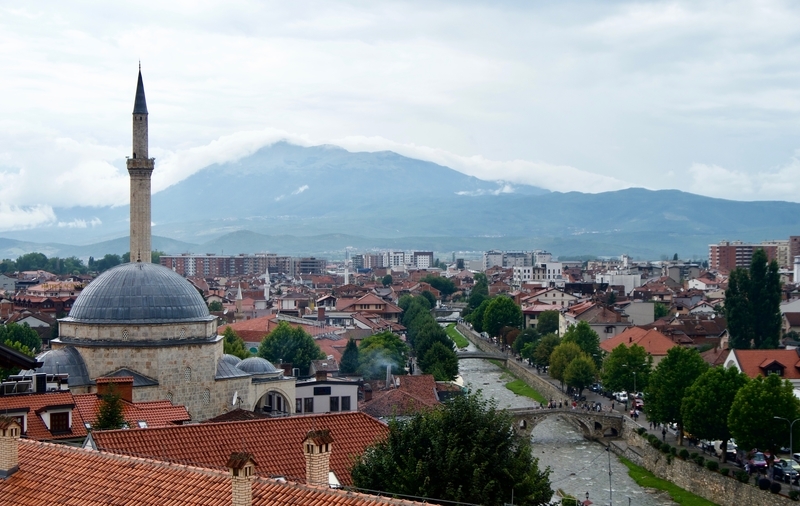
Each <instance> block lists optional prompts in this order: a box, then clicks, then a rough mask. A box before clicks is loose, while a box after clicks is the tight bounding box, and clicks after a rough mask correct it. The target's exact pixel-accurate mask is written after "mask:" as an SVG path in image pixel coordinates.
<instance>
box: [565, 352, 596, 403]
mask: <svg viewBox="0 0 800 506" xmlns="http://www.w3.org/2000/svg"><path fill="white" fill-rule="evenodd" d="M562 346H563V345H562ZM595 379H597V367H595V365H594V361H593V360H592V357H590V356H588V355H587V354H585V353H582V354H580V355H578V356H577V357H575V359H574V360H573V361H572V362H570V363H569V365H568V366H567V369H566V370H565V371H564V383H566V384H567V386H570V387H572V388H576V389H577V390H578V395H581V394H583V390H584V389H585V388H587V387H588V386H589V385H591V384H592V383H594V381H595Z"/></svg>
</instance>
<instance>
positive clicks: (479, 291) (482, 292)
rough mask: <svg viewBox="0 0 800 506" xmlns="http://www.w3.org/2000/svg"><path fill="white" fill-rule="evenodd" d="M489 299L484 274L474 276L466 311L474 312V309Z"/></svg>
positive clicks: (487, 285) (487, 283)
mask: <svg viewBox="0 0 800 506" xmlns="http://www.w3.org/2000/svg"><path fill="white" fill-rule="evenodd" d="M488 298H489V282H488V281H487V279H486V275H485V274H481V273H477V274H475V284H474V285H472V290H471V291H470V293H469V302H468V305H467V309H469V310H470V311H474V310H475V308H477V307H478V306H480V305H481V303H483V301H484V300H486V299H488Z"/></svg>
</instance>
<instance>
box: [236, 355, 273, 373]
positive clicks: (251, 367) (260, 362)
mask: <svg viewBox="0 0 800 506" xmlns="http://www.w3.org/2000/svg"><path fill="white" fill-rule="evenodd" d="M236 368H237V369H239V370H241V371H244V372H246V373H250V374H270V373H275V372H278V369H276V368H275V366H274V365H272V364H271V363H270V361H269V360H266V359H263V358H261V357H250V358H246V359H244V360H242V361H241V362H239V363H238V364H237V365H236Z"/></svg>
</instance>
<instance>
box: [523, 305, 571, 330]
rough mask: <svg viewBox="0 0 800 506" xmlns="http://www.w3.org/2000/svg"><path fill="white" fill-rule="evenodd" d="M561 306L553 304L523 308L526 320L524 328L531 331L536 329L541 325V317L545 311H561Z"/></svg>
mask: <svg viewBox="0 0 800 506" xmlns="http://www.w3.org/2000/svg"><path fill="white" fill-rule="evenodd" d="M560 310H561V306H556V305H553V304H533V305H530V306H525V307H523V308H522V316H523V318H524V320H525V321H524V325H523V328H526V329H529V328H534V327H536V324H537V323H539V315H540V314H542V313H544V312H545V311H560Z"/></svg>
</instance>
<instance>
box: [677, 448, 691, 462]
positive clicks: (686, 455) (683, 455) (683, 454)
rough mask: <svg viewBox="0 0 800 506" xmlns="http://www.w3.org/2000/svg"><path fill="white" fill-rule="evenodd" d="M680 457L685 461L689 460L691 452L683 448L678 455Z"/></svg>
mask: <svg viewBox="0 0 800 506" xmlns="http://www.w3.org/2000/svg"><path fill="white" fill-rule="evenodd" d="M678 456H679V457H680V458H682V459H683V460H686V459H688V458H689V450H687V449H686V448H681V451H680V453H678Z"/></svg>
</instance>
